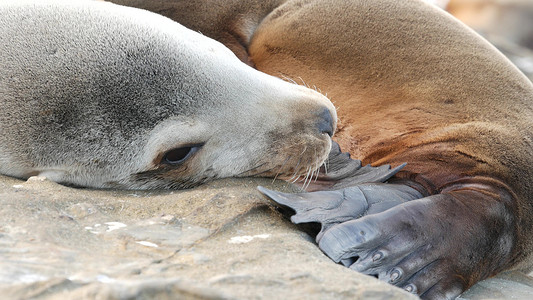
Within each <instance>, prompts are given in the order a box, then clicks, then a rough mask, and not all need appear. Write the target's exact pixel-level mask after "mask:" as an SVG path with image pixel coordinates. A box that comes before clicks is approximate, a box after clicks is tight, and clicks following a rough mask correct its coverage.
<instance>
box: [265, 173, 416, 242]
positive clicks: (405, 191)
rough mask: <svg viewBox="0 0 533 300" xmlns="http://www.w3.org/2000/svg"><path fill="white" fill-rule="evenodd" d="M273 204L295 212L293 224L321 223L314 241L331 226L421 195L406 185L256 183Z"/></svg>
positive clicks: (292, 219)
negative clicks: (296, 189) (296, 187)
mask: <svg viewBox="0 0 533 300" xmlns="http://www.w3.org/2000/svg"><path fill="white" fill-rule="evenodd" d="M258 189H259V191H261V192H262V193H263V194H265V195H267V196H268V197H269V198H270V199H272V200H273V201H274V202H275V203H276V204H278V205H282V206H284V207H288V208H290V209H292V210H294V211H295V212H296V214H295V215H293V216H292V217H291V221H292V222H293V223H295V224H300V223H309V222H318V223H320V224H321V225H322V227H321V230H320V233H319V234H318V236H317V241H318V240H319V239H320V238H321V237H322V234H323V233H324V232H325V231H326V230H328V229H329V228H330V227H331V226H333V225H335V224H339V223H342V222H346V221H349V220H353V219H356V218H359V217H361V216H363V215H366V214H374V213H378V212H382V211H385V210H387V209H389V208H391V207H394V206H396V205H398V204H401V203H404V202H406V201H410V200H413V199H419V198H421V197H422V195H421V194H420V193H419V192H418V191H416V190H415V189H413V188H411V187H408V186H406V185H399V184H384V183H368V184H360V185H357V186H352V187H349V188H345V189H341V190H336V191H320V192H312V193H297V194H289V193H281V192H276V191H272V190H269V189H266V188H264V187H258Z"/></svg>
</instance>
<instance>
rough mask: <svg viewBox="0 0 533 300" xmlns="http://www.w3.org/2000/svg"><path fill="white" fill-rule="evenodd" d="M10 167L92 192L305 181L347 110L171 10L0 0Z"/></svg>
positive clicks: (4, 148)
mask: <svg viewBox="0 0 533 300" xmlns="http://www.w3.org/2000/svg"><path fill="white" fill-rule="evenodd" d="M0 14H1V15H2V18H0V69H1V70H2V71H1V72H0V173H1V174H5V175H9V176H14V177H19V178H28V177H30V176H33V175H43V176H46V177H48V178H49V179H51V180H53V181H56V182H60V183H63V184H68V185H76V186H84V187H95V188H124V189H151V188H188V187H192V186H195V185H197V184H199V183H202V182H204V181H206V180H209V179H213V178H222V177H232V176H235V177H239V176H256V175H257V176H272V177H273V176H276V175H279V176H280V177H282V176H287V177H291V176H300V175H302V176H305V175H306V174H307V175H308V177H309V176H310V174H312V172H313V171H314V170H315V169H317V168H318V167H319V166H320V165H321V164H322V162H323V161H324V160H325V159H326V157H327V156H328V153H329V150H330V147H331V139H330V136H331V135H332V133H333V131H334V130H335V126H336V124H335V123H336V113H335V109H334V107H333V105H332V104H331V102H330V101H329V100H328V99H327V98H326V97H325V96H323V95H321V94H320V93H317V92H315V91H313V90H310V89H307V88H305V87H302V86H298V85H295V84H291V83H287V82H285V81H283V80H281V79H278V78H275V77H272V76H269V75H266V74H265V73H262V72H259V71H256V70H254V69H253V68H250V67H249V66H247V65H245V64H243V63H242V62H240V61H239V60H238V59H237V58H236V57H235V55H234V54H233V53H232V52H231V51H229V50H228V49H227V48H226V47H224V46H223V45H222V44H220V43H218V42H216V41H214V40H212V39H209V38H207V37H205V36H203V35H201V34H198V33H196V32H193V31H191V30H188V29H186V28H185V27H183V26H181V25H179V24H177V23H175V22H173V21H172V20H169V19H167V18H165V17H162V16H160V15H157V14H154V13H151V12H147V11H144V10H140V9H135V8H129V7H123V6H119V5H115V4H111V3H105V2H97V1H94V2H93V1H74V2H71V1H63V2H57V1H56V2H53V1H33V3H32V1H19V0H17V1H2V2H1V3H0Z"/></svg>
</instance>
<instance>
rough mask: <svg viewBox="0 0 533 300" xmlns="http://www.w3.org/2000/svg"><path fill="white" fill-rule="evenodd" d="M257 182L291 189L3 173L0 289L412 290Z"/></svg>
mask: <svg viewBox="0 0 533 300" xmlns="http://www.w3.org/2000/svg"><path fill="white" fill-rule="evenodd" d="M257 185H263V186H267V187H270V188H275V189H281V190H290V189H291V187H289V186H288V185H287V184H285V183H276V184H274V185H273V184H272V183H271V180H266V179H264V180H260V179H258V180H251V179H240V180H238V179H233V180H222V181H218V182H214V183H211V184H208V185H204V186H202V187H199V188H196V189H194V190H187V191H179V192H178V191H156V192H143V191H95V190H88V189H74V188H69V187H64V186H61V185H58V184H55V183H52V182H49V181H46V180H41V179H39V178H32V179H31V180H29V181H27V182H24V181H19V180H16V179H12V178H8V177H0V206H1V207H2V209H1V210H0V220H2V222H1V223H0V295H2V297H3V298H7V299H28V298H33V299H65V298H69V299H134V298H135V299H153V298H157V299H176V298H179V299H271V298H274V299H301V298H304V297H305V298H306V299H415V298H416V297H414V296H412V295H409V294H407V293H405V292H403V291H402V290H400V289H397V288H395V287H392V286H390V285H387V284H385V283H382V282H380V281H378V280H376V279H374V278H372V277H369V276H364V275H361V274H358V273H356V272H353V271H351V270H349V269H346V268H344V267H341V266H340V265H337V264H335V263H333V262H332V261H330V260H329V259H328V258H327V257H326V256H324V255H323V254H322V253H321V252H320V250H319V249H318V248H317V247H316V245H315V243H314V241H313V239H312V238H311V237H310V236H309V235H308V234H306V233H305V232H304V231H302V228H301V227H296V226H295V225H293V224H291V223H290V222H288V221H287V220H286V218H284V217H283V216H282V215H281V214H280V213H279V212H278V211H277V210H275V209H274V208H272V207H271V206H270V204H269V203H268V202H267V200H266V199H265V198H264V197H263V196H262V195H260V194H259V193H258V192H257V191H256V186H257ZM517 278H519V280H516V279H517ZM524 278H526V279H529V278H528V277H525V276H524V277H515V278H514V279H513V278H510V277H505V278H503V279H498V280H500V284H501V283H502V282H504V281H505V284H507V285H505V284H504V285H503V286H505V287H504V289H503V291H502V292H501V293H500V294H494V293H493V291H492V288H494V286H495V285H494V284H491V283H489V284H488V285H487V284H485V283H483V284H480V285H478V286H477V288H478V289H477V290H474V289H473V291H474V293H473V294H472V295H469V296H468V297H470V298H471V299H478V298H475V296H476V295H487V294H483V293H484V292H489V293H492V294H490V295H491V296H494V295H496V296H498V297H499V296H500V295H509V294H508V293H507V292H506V289H509V290H516V287H517V286H518V287H519V291H522V292H529V293H531V291H532V290H533V288H532V287H533V285H531V284H530V282H528V281H527V280H526V279H524ZM509 279H513V280H514V281H512V280H509ZM492 280H494V279H492ZM509 283H510V284H511V285H509ZM499 291H501V289H500V290H499ZM517 295H518V294H517ZM520 295H521V294H520Z"/></svg>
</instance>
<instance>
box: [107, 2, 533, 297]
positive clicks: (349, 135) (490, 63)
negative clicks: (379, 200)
mask: <svg viewBox="0 0 533 300" xmlns="http://www.w3.org/2000/svg"><path fill="white" fill-rule="evenodd" d="M114 2H119V3H121V4H127V5H135V6H137V7H142V8H146V9H150V10H153V11H158V12H160V13H163V14H166V15H167V16H169V17H171V18H173V19H175V20H176V21H178V22H180V23H182V24H184V25H185V26H188V27H191V28H194V29H195V30H199V31H201V32H203V33H204V34H206V35H208V36H211V37H213V38H218V39H219V40H221V41H222V42H225V43H226V44H227V45H228V46H229V47H230V48H231V47H235V45H238V44H240V45H241V49H240V50H239V51H241V52H240V53H244V52H242V51H246V52H245V54H247V55H244V57H243V56H241V59H242V60H243V61H245V62H249V63H250V64H252V65H254V66H255V67H256V68H257V69H259V70H261V71H263V72H266V73H268V74H272V75H275V76H279V77H284V78H288V79H289V80H294V81H296V82H299V83H301V84H305V85H308V86H311V87H313V86H316V87H317V88H318V89H320V90H321V91H322V92H324V93H327V95H328V97H330V98H331V99H332V101H333V103H334V104H335V106H336V107H337V109H338V116H339V129H338V131H337V133H336V137H335V139H336V140H337V141H338V142H339V144H340V145H341V147H342V148H343V149H344V150H348V151H349V152H350V153H351V154H352V155H353V156H355V157H357V158H360V159H362V160H363V162H365V163H371V164H377V165H379V164H385V163H387V164H392V165H398V164H401V163H404V162H406V163H407V166H406V167H405V168H404V169H403V170H402V171H401V172H400V173H398V174H397V175H396V176H395V177H394V178H393V179H392V180H391V181H390V183H391V186H392V187H394V185H398V186H401V187H402V189H403V188H405V187H409V188H410V189H411V191H413V192H412V193H411V192H408V193H407V194H409V195H419V197H407V199H406V202H405V203H402V204H399V205H397V206H394V207H392V208H389V209H387V210H384V211H381V212H375V213H372V214H368V215H366V216H364V217H362V218H358V217H359V216H353V217H352V218H353V220H351V221H345V220H343V221H339V224H337V225H335V226H333V227H332V228H331V229H329V230H327V231H326V232H325V233H324V234H323V235H322V236H321V237H320V240H319V246H320V247H321V249H322V250H323V251H324V252H326V254H328V255H329V256H330V257H331V258H332V259H334V260H335V261H338V262H340V261H347V260H348V259H350V258H354V257H355V258H356V259H357V258H358V260H352V262H351V263H350V264H348V265H349V266H350V267H351V268H353V269H355V270H358V271H360V272H364V273H366V274H372V275H377V276H378V277H379V278H381V279H383V280H386V281H388V282H391V283H393V284H396V285H398V286H400V287H404V288H405V289H407V290H409V291H411V292H415V293H418V294H419V295H421V296H422V297H423V298H430V299H432V298H437V299H440V298H452V297H455V296H457V295H458V294H460V293H461V292H462V291H464V290H465V289H467V288H468V287H470V286H472V285H473V284H474V283H475V282H477V281H479V280H482V279H484V278H487V277H489V276H492V275H494V274H496V273H498V272H500V271H503V270H509V269H523V270H531V267H532V265H533V258H532V253H533V241H532V240H531V238H530V237H531V235H532V234H533V185H531V183H530V182H531V178H533V171H532V169H531V167H530V166H531V165H532V164H533V132H532V128H533V85H532V84H531V82H530V81H528V79H527V78H526V77H525V76H524V75H523V74H522V73H520V72H519V71H518V69H517V68H516V67H515V66H514V65H512V64H511V63H510V61H509V60H508V59H506V58H505V57H504V56H503V55H502V54H501V53H499V52H498V51H497V50H496V49H495V48H494V47H493V46H492V45H490V44H489V43H488V42H486V41H485V40H484V39H482V38H481V37H480V36H479V35H478V34H476V33H475V32H474V31H473V30H471V29H469V28H467V27H466V26H465V25H463V24H461V23H460V22H458V21H457V20H455V19H454V18H452V17H451V16H449V15H447V14H446V13H444V12H442V11H441V10H439V9H438V8H436V7H433V6H431V5H430V4H426V3H424V2H422V1H416V0H409V1H395V0H377V1H359V0H352V1H341V0H329V1H319V0H287V1H252V0H251V1H244V2H243V1H237V2H236V1H227V2H224V4H215V3H218V2H216V1H210V0H204V1H194V4H191V3H190V1H179V0H176V1H164V3H163V2H157V1H128V0H119V1H114ZM220 6H222V7H220ZM272 7H273V8H272ZM225 39H228V40H232V41H230V42H227V41H226V40H225ZM235 41H238V42H239V43H235ZM234 51H235V50H234ZM417 193H418V194H417ZM302 197H305V196H302ZM416 198H419V199H416ZM309 205H312V204H309ZM306 209H307V210H308V209H309V208H306ZM297 211H298V210H297ZM306 214H307V219H308V220H312V221H317V220H316V219H313V218H312V217H309V215H312V213H310V212H309V211H308V212H307V213H306ZM314 216H315V217H316V215H314ZM301 219H305V218H303V216H300V220H301ZM323 224H324V223H323Z"/></svg>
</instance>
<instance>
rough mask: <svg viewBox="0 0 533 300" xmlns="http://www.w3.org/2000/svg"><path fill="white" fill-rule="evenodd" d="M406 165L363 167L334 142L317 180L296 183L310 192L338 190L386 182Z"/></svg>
mask: <svg viewBox="0 0 533 300" xmlns="http://www.w3.org/2000/svg"><path fill="white" fill-rule="evenodd" d="M405 165H406V164H402V165H399V166H397V167H395V168H391V166H390V165H382V166H378V167H372V166H371V165H366V166H362V163H361V161H360V160H357V159H352V158H351V157H350V154H349V153H346V152H342V151H341V149H340V147H339V144H337V143H336V142H334V141H332V146H331V150H330V152H329V156H328V159H327V160H326V162H325V163H324V165H322V167H321V168H320V171H319V174H322V175H319V176H318V177H317V178H316V180H314V181H311V182H310V183H308V184H305V183H306V181H305V180H302V181H300V182H295V184H297V185H301V186H305V190H306V191H308V192H313V191H319V190H320V191H323V190H337V189H341V188H345V187H350V186H354V185H357V184H361V183H368V182H385V181H387V180H388V179H389V178H391V177H392V176H394V175H395V174H396V173H398V172H399V171H400V170H401V169H402V168H403V167H405Z"/></svg>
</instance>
